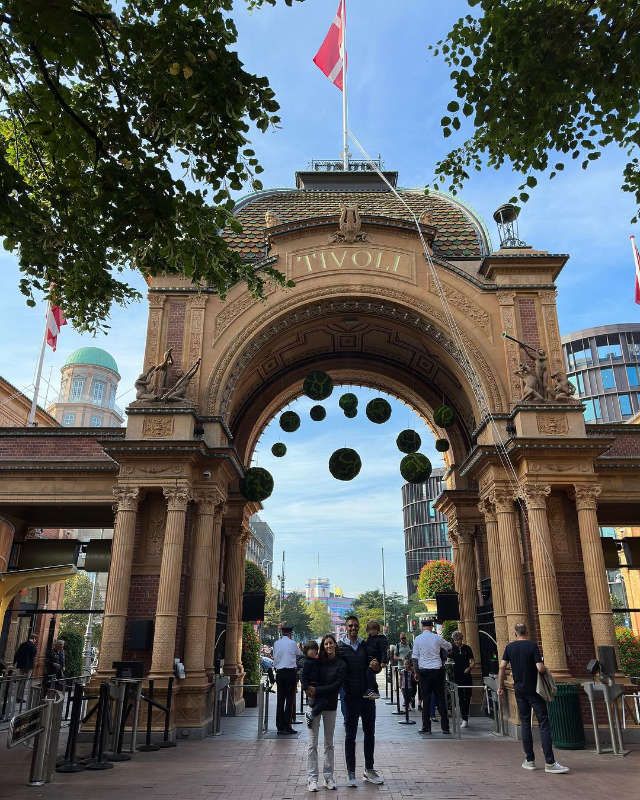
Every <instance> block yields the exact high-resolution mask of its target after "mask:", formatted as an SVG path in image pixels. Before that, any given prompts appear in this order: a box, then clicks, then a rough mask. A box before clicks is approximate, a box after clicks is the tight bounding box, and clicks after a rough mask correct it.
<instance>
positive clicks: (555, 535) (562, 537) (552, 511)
mask: <svg viewBox="0 0 640 800" xmlns="http://www.w3.org/2000/svg"><path fill="white" fill-rule="evenodd" d="M547 519H548V520H549V531H550V533H551V545H552V547H553V552H554V555H556V556H557V557H559V558H561V559H563V560H565V561H566V560H567V559H568V558H569V556H570V554H571V550H570V547H569V542H568V531H567V530H566V529H565V519H564V511H563V508H562V498H561V497H558V495H555V496H554V495H551V497H550V498H549V499H548V501H547Z"/></svg>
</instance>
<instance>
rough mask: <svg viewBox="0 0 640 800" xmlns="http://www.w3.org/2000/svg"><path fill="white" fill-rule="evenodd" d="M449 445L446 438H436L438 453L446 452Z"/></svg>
mask: <svg viewBox="0 0 640 800" xmlns="http://www.w3.org/2000/svg"><path fill="white" fill-rule="evenodd" d="M449 447H451V445H450V444H449V440H448V439H436V450H437V451H438V452H439V453H446V452H447V450H448V449H449Z"/></svg>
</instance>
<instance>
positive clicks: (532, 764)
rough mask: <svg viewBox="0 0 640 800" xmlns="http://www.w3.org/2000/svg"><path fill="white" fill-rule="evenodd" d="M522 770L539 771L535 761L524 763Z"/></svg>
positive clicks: (525, 761)
mask: <svg viewBox="0 0 640 800" xmlns="http://www.w3.org/2000/svg"><path fill="white" fill-rule="evenodd" d="M522 769H537V767H536V762H535V761H527V759H526V758H525V760H524V761H523V762H522Z"/></svg>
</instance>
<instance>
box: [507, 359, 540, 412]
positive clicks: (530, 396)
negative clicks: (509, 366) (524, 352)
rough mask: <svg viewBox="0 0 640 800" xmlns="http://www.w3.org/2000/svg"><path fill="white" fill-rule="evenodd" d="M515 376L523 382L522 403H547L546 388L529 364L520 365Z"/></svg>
mask: <svg viewBox="0 0 640 800" xmlns="http://www.w3.org/2000/svg"><path fill="white" fill-rule="evenodd" d="M514 375H517V376H518V377H519V378H520V381H521V386H522V397H521V398H520V402H522V403H540V402H544V401H545V399H546V398H545V395H544V386H543V385H542V384H541V383H540V380H539V378H538V376H537V374H536V372H535V371H534V370H533V369H532V367H531V366H530V365H529V364H520V366H519V367H518V369H517V370H515V372H514Z"/></svg>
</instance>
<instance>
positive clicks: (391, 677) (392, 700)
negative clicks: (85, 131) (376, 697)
mask: <svg viewBox="0 0 640 800" xmlns="http://www.w3.org/2000/svg"><path fill="white" fill-rule="evenodd" d="M394 669H397V667H389V678H390V680H389V686H390V688H391V697H390V699H389V700H387V703H386V705H388V706H395V701H394V699H393V670H394Z"/></svg>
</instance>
